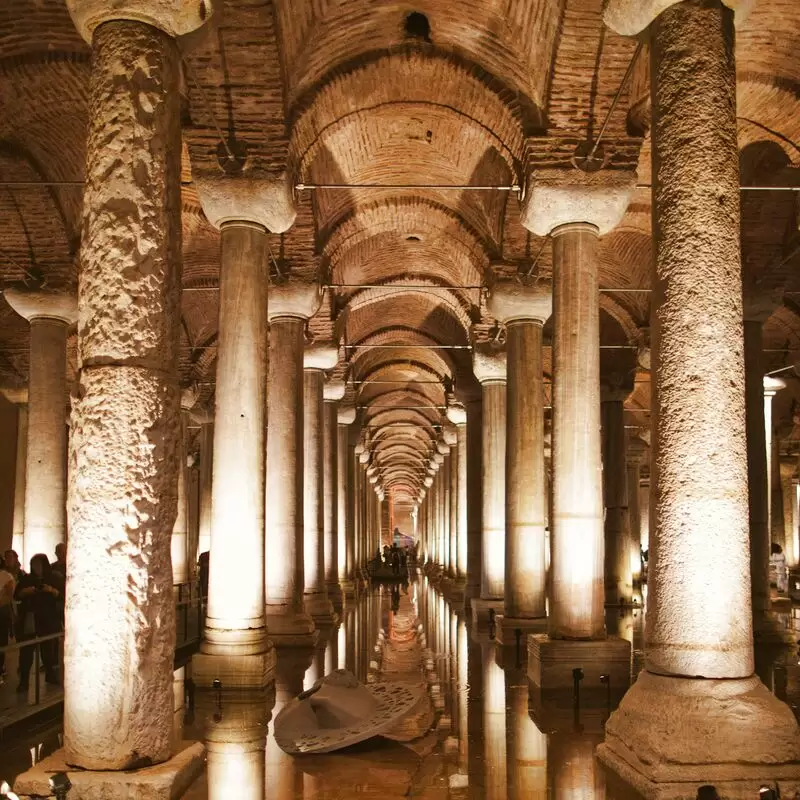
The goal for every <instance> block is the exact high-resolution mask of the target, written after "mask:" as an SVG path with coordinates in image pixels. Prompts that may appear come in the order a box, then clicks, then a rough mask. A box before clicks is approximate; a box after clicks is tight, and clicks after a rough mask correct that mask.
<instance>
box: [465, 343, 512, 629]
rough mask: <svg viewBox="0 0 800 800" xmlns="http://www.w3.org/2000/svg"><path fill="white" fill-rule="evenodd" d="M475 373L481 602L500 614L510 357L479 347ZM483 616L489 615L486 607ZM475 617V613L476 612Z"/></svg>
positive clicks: (475, 350)
mask: <svg viewBox="0 0 800 800" xmlns="http://www.w3.org/2000/svg"><path fill="white" fill-rule="evenodd" d="M472 369H473V372H474V373H475V377H476V378H477V380H478V382H479V383H480V384H481V389H482V394H483V420H482V429H481V446H482V448H481V449H482V452H483V471H482V472H483V481H482V486H481V490H482V496H483V524H482V536H481V594H480V600H482V601H491V602H492V604H493V606H494V607H496V608H497V610H500V609H501V608H502V598H503V591H504V583H505V551H506V548H505V538H506V354H505V351H503V350H499V349H497V348H490V347H486V346H478V345H475V347H474V348H473V353H472ZM476 607H481V608H482V612H481V613H479V615H478V616H477V617H475V619H476V620H480V618H481V614H482V613H486V614H488V608H489V606H487V605H486V603H483V604H482V605H481V604H480V603H478V604H473V609H475V608H476ZM473 616H474V611H473Z"/></svg>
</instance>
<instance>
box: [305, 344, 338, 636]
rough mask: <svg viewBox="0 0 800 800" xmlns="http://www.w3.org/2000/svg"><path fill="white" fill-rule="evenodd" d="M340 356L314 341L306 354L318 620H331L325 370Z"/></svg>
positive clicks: (308, 558) (309, 576) (310, 554)
mask: <svg viewBox="0 0 800 800" xmlns="http://www.w3.org/2000/svg"><path fill="white" fill-rule="evenodd" d="M337 360H338V351H337V349H336V347H334V346H332V345H325V344H315V345H312V346H310V347H307V348H306V351H305V355H304V358H303V475H304V478H303V553H304V559H303V560H304V580H305V607H306V611H308V613H309V614H311V616H312V617H313V618H314V621H315V622H317V623H318V624H319V623H320V622H324V623H325V624H330V623H331V622H332V620H333V605H332V604H331V601H330V599H329V598H328V585H327V572H326V564H325V541H326V540H325V532H324V525H325V505H324V504H325V419H324V413H323V412H324V404H325V403H324V398H323V390H324V385H325V371H326V370H330V369H333V368H334V367H335V366H336V362H337Z"/></svg>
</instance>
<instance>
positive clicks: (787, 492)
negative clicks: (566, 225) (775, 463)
mask: <svg viewBox="0 0 800 800" xmlns="http://www.w3.org/2000/svg"><path fill="white" fill-rule="evenodd" d="M780 469H781V498H782V500H783V525H784V541H785V542H786V546H785V547H784V548H783V551H784V553H785V554H786V565H787V566H788V567H789V568H794V567H796V566H797V562H798V556H800V553H798V544H799V543H798V536H797V489H796V486H795V485H796V483H797V477H796V476H797V458H796V457H791V458H788V457H787V458H781V467H780Z"/></svg>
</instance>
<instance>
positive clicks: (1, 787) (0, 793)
mask: <svg viewBox="0 0 800 800" xmlns="http://www.w3.org/2000/svg"><path fill="white" fill-rule="evenodd" d="M2 797H4V798H7V800H19V795H18V794H15V793H14V792H12V791H11V787H10V786H9V785H8V784H7V783H6V782H5V781H3V782H2V783H0V798H2Z"/></svg>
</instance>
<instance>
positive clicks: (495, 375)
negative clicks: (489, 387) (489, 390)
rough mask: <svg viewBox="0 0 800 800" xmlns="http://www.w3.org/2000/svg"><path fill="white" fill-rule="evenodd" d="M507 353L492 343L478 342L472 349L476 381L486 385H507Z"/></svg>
mask: <svg viewBox="0 0 800 800" xmlns="http://www.w3.org/2000/svg"><path fill="white" fill-rule="evenodd" d="M506 363H507V360H506V351H505V349H500V348H499V347H497V346H496V345H493V344H492V343H491V342H476V343H475V344H474V345H473V347H472V371H473V373H474V374H475V379H476V380H477V381H478V383H480V384H481V385H483V384H484V383H505V382H506V377H507V370H506Z"/></svg>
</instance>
